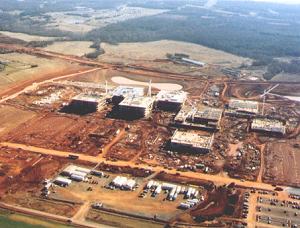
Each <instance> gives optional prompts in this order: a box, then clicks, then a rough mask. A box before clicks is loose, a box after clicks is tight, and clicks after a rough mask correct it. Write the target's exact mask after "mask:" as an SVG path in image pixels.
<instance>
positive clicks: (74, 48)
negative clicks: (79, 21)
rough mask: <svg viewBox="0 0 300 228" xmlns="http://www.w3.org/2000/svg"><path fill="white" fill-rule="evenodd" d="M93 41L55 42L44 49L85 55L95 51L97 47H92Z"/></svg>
mask: <svg viewBox="0 0 300 228" xmlns="http://www.w3.org/2000/svg"><path fill="white" fill-rule="evenodd" d="M92 44H93V42H89V41H63V42H55V43H53V44H51V45H48V46H47V47H45V48H44V49H45V50H47V51H53V52H58V53H62V54H67V55H76V56H83V55H85V54H87V53H91V52H94V51H95V49H93V48H90V46H91V45H92Z"/></svg>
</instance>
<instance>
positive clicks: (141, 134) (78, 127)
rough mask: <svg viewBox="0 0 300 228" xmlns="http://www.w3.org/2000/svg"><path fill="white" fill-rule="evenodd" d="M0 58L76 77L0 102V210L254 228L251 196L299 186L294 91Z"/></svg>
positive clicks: (8, 94)
mask: <svg viewBox="0 0 300 228" xmlns="http://www.w3.org/2000/svg"><path fill="white" fill-rule="evenodd" d="M1 48H6V49H9V50H11V51H18V52H24V53H27V54H29V55H37V56H41V57H42V58H50V59H56V58H57V59H60V60H63V61H66V62H72V64H77V67H78V68H79V69H80V70H78V71H76V72H67V73H66V74H64V73H63V72H60V73H59V74H57V73H55V74H54V73H53V75H51V74H50V73H49V74H48V75H47V76H45V78H44V79H41V78H40V79H39V80H38V81H25V82H23V83H20V84H18V85H16V86H13V87H11V88H10V89H7V90H5V91H3V92H1V98H0V102H1V103H0V116H1V119H0V151H1V153H0V163H1V166H0V185H1V188H0V189H1V191H0V194H1V195H0V197H1V203H0V206H1V207H2V208H5V209H9V210H15V211H18V212H22V213H25V214H31V215H36V216H41V217H43V216H44V217H46V218H48V219H50V220H55V221H59V222H62V223H66V224H71V225H72V224H73V225H74V226H75V225H76V226H85V227H99V224H105V225H109V226H116V227H122V224H124V223H126V224H128V227H141V226H147V227H164V226H165V225H167V224H168V225H170V226H178V227H186V226H189V225H200V226H210V227H247V224H248V227H264V225H263V223H264V222H263V221H264V220H257V219H256V215H257V213H258V212H256V211H255V207H256V199H257V197H259V196H260V195H262V194H264V195H265V196H266V197H267V198H272V197H274V199H281V200H287V199H289V193H288V192H286V191H285V189H286V188H287V187H295V188H297V187H300V178H299V176H298V173H299V172H300V157H299V156H300V145H299V144H300V143H299V139H300V138H299V137H300V136H299V134H300V118H299V113H300V103H299V102H298V101H295V100H291V99H288V98H287V96H299V94H297V93H298V92H299V90H300V85H299V84H289V83H285V82H276V83H275V82H265V81H247V80H242V81H239V80H236V79H234V80H233V79H231V78H230V77H229V76H226V75H220V72H218V71H217V70H216V69H215V68H214V67H213V66H209V65H208V64H205V67H203V68H201V69H200V74H201V75H202V74H203V75H205V77H200V76H195V75H190V74H189V73H186V74H175V73H168V72H159V71H155V70H153V69H151V68H147V66H143V65H142V66H123V65H117V64H116V65H113V64H108V63H101V62H98V61H93V60H88V59H86V58H84V57H74V56H67V55H62V54H56V53H54V52H47V51H44V50H43V51H41V50H40V49H34V48H26V47H18V46H9V45H2V46H1ZM157 64H159V63H157ZM176 64H180V63H176ZM76 70H77V69H76ZM213 75H220V76H215V77H213V78H212V76H213ZM117 76H118V77H121V76H122V77H123V78H127V79H128V80H129V79H130V80H131V83H132V84H128V83H124V84H122V83H116V82H114V81H113V80H112V78H114V77H117ZM171 84H172V85H178V86H177V87H174V88H180V87H182V88H181V89H175V90H174V89H168V88H171V87H169V86H170V85H171ZM158 85H159V86H158ZM179 86H180V87H179ZM276 197H277V198H276ZM250 201H251V203H252V204H251V205H250V203H249V204H248V202H250ZM295 201H297V200H295ZM298 201H299V200H298ZM298 201H297V202H298ZM272 216H273V215H272ZM269 217H271V216H269ZM275 217H276V216H275ZM257 218H258V217H257ZM287 219H289V218H287ZM260 221H262V222H260ZM266 221H267V220H266ZM291 221H292V223H289V227H292V224H294V223H295V224H298V220H291ZM294 221H295V222H294ZM298 225H299V226H300V224H298Z"/></svg>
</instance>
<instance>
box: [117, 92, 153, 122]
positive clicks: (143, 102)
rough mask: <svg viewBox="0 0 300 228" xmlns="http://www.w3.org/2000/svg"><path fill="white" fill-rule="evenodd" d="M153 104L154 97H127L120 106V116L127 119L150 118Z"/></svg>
mask: <svg viewBox="0 0 300 228" xmlns="http://www.w3.org/2000/svg"><path fill="white" fill-rule="evenodd" d="M153 103H154V99H153V98H152V97H145V96H143V97H127V98H125V99H124V100H123V101H121V103H120V104H119V105H118V109H119V110H118V111H119V115H122V116H123V117H124V118H126V119H128V118H130V119H131V118H133V119H135V118H143V117H149V116H150V114H151V111H152V108H153Z"/></svg>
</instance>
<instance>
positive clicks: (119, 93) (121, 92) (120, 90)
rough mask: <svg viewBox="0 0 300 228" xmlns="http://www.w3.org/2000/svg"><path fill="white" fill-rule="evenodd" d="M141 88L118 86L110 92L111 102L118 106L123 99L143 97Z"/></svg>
mask: <svg viewBox="0 0 300 228" xmlns="http://www.w3.org/2000/svg"><path fill="white" fill-rule="evenodd" d="M144 94H145V92H144V88H143V87H131V86H118V87H117V88H115V89H114V90H113V91H112V102H113V103H114V104H119V103H120V102H121V101H122V100H124V99H125V98H134V97H142V96H144Z"/></svg>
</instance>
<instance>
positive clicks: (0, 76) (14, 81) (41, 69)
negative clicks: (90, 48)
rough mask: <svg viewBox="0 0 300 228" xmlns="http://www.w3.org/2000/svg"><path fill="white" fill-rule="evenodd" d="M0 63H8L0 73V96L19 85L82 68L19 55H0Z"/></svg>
mask: <svg viewBox="0 0 300 228" xmlns="http://www.w3.org/2000/svg"><path fill="white" fill-rule="evenodd" d="M0 61H7V62H9V64H8V66H7V67H6V68H5V70H4V71H2V72H0V88H1V89H2V91H1V92H0V94H1V93H4V92H5V91H7V90H8V89H9V88H10V87H16V86H17V85H18V84H20V83H26V82H28V81H32V80H37V79H40V78H47V77H49V76H51V75H64V74H67V72H76V70H79V69H81V68H83V67H80V66H79V65H77V64H72V63H69V62H65V61H61V60H54V59H46V58H39V57H35V56H32V55H27V54H19V53H10V54H1V55H0Z"/></svg>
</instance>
